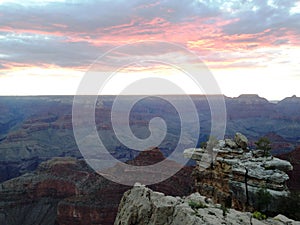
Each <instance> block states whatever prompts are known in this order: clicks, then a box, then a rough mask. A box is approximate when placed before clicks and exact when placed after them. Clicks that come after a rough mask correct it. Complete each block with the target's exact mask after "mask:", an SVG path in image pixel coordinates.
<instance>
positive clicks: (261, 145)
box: [255, 137, 271, 157]
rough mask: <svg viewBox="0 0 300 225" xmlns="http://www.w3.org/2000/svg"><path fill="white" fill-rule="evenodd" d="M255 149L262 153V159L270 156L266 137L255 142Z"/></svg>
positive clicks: (269, 145)
mask: <svg viewBox="0 0 300 225" xmlns="http://www.w3.org/2000/svg"><path fill="white" fill-rule="evenodd" d="M255 145H256V149H260V150H263V151H264V157H267V156H270V155H271V154H270V150H271V143H270V140H269V139H268V138H267V137H261V138H260V139H259V140H258V141H257V142H255Z"/></svg>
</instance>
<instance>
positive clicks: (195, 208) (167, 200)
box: [114, 184, 299, 225]
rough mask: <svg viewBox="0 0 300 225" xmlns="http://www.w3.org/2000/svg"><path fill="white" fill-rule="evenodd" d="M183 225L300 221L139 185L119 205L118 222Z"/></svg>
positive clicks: (124, 224) (122, 224)
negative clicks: (259, 217) (261, 215)
mask: <svg viewBox="0 0 300 225" xmlns="http://www.w3.org/2000/svg"><path fill="white" fill-rule="evenodd" d="M133 224H134V225H150V224H151V225H154V224H155V225H181V224H188V225H190V224H191V225H192V224H195V225H196V224H211V225H219V224H228V225H229V224H245V225H246V224H249V225H250V224H251V225H252V224H255V225H263V224H275V225H284V224H291V225H293V224H299V223H298V222H296V221H293V220H290V219H288V218H286V217H284V216H282V215H279V216H277V217H276V218H274V219H273V218H268V219H266V220H260V221H259V220H257V219H255V218H253V217H252V214H251V213H245V212H244V213H243V212H240V211H237V210H235V209H226V208H224V207H223V208H222V207H221V205H219V204H214V203H213V202H212V201H211V200H210V199H208V198H206V197H204V196H201V195H200V194H199V193H195V194H191V195H189V196H188V197H185V198H180V197H172V196H166V195H164V194H162V193H159V192H154V191H152V190H151V189H149V188H147V187H145V186H143V185H140V184H136V185H135V187H133V188H132V189H131V190H129V191H127V192H126V193H125V194H124V196H123V198H122V200H121V203H120V205H119V209H118V215H117V217H116V220H115V223H114V225H133Z"/></svg>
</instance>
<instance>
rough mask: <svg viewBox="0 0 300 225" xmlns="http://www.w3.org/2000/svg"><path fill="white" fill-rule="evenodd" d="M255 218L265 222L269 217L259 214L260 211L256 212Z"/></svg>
mask: <svg viewBox="0 0 300 225" xmlns="http://www.w3.org/2000/svg"><path fill="white" fill-rule="evenodd" d="M252 216H253V218H255V219H258V220H265V219H267V216H266V215H265V214H263V213H261V212H258V211H255V212H254V213H253V214H252Z"/></svg>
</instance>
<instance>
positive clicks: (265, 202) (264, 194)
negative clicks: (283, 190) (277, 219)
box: [255, 187, 272, 212]
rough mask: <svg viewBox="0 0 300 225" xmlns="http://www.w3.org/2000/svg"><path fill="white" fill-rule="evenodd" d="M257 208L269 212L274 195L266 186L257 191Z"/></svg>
mask: <svg viewBox="0 0 300 225" xmlns="http://www.w3.org/2000/svg"><path fill="white" fill-rule="evenodd" d="M255 197H256V208H257V209H258V210H259V211H261V212H267V211H268V207H269V205H270V203H271V200H272V195H271V194H270V193H269V192H268V191H267V188H266V187H262V188H260V189H259V190H258V191H257V192H256V196H255Z"/></svg>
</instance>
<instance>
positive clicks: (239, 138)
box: [234, 133, 248, 149]
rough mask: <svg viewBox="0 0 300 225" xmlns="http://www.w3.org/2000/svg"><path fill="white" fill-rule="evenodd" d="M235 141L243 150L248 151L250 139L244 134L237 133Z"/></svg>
mask: <svg viewBox="0 0 300 225" xmlns="http://www.w3.org/2000/svg"><path fill="white" fill-rule="evenodd" d="M234 141H235V143H236V144H237V145H238V146H239V147H241V148H242V149H247V147H248V139H247V137H246V136H244V135H243V134H241V133H236V134H235V136H234Z"/></svg>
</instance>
